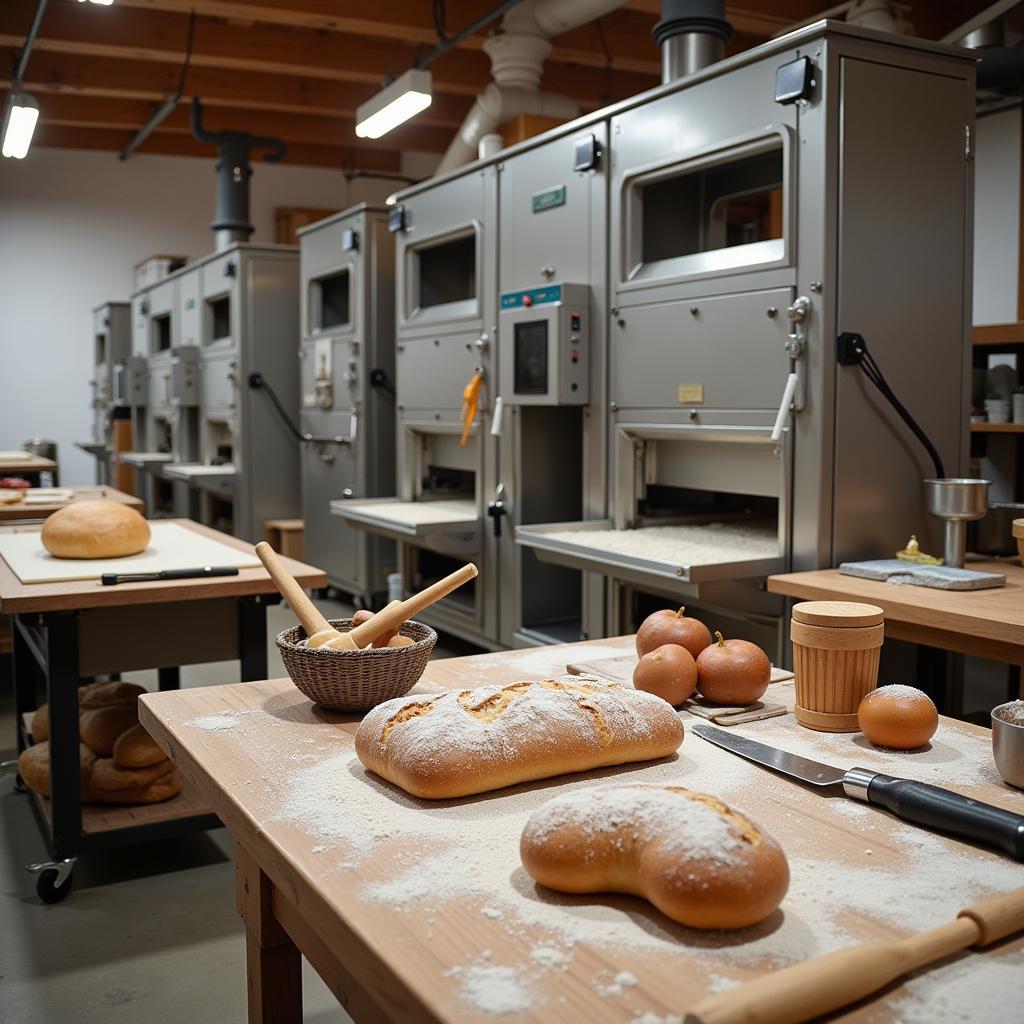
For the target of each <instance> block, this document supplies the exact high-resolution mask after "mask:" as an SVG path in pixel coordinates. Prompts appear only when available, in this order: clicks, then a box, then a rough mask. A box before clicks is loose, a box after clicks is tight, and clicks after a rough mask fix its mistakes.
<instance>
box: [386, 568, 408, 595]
mask: <svg viewBox="0 0 1024 1024" xmlns="http://www.w3.org/2000/svg"><path fill="white" fill-rule="evenodd" d="M404 597H405V588H404V587H403V586H402V574H401V573H400V572H389V573H388V601H389V602H390V601H401V600H402V599H403V598H404Z"/></svg>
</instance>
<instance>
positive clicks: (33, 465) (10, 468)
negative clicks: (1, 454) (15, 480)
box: [0, 455, 57, 476]
mask: <svg viewBox="0 0 1024 1024" xmlns="http://www.w3.org/2000/svg"><path fill="white" fill-rule="evenodd" d="M56 468H57V463H56V462H54V461H53V459H44V458H43V457H42V456H41V455H30V456H29V457H28V458H27V459H2V458H0V476H20V475H21V474H22V473H48V472H50V471H51V470H54V469H56Z"/></svg>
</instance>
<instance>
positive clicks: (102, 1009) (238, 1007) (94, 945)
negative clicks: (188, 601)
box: [0, 602, 472, 1024]
mask: <svg viewBox="0 0 1024 1024" xmlns="http://www.w3.org/2000/svg"><path fill="white" fill-rule="evenodd" d="M321 605H322V606H323V607H324V608H325V610H328V617H331V618H334V617H343V616H346V615H349V614H351V609H350V608H349V607H347V606H345V605H341V604H339V603H337V602H321ZM335 609H337V610H335ZM293 622H294V617H293V616H292V614H291V612H290V611H289V610H288V609H287V608H286V607H278V608H271V609H270V610H269V612H268V623H267V627H268V628H267V633H268V636H269V638H270V644H269V648H270V649H269V671H270V675H271V676H280V675H284V674H285V672H284V669H283V668H282V666H281V661H280V658H279V656H278V653H277V649H276V648H275V647H274V645H273V636H274V634H275V633H277V632H279V631H280V630H282V629H284V628H286V627H287V626H290V625H291V624H292V623H293ZM462 653H472V649H470V648H466V649H463V648H462V647H461V645H458V644H457V643H456V642H455V641H451V642H450V643H449V645H448V646H442V645H441V644H438V646H437V647H436V648H435V651H434V656H435V657H449V656H451V655H452V654H462ZM7 664H8V665H9V661H8V662H7ZM0 671H2V672H4V673H6V672H8V671H9V669H7V668H3V669H0ZM237 676H238V666H237V663H235V662H223V663H218V664H213V665H197V666H193V667H190V668H187V669H183V670H182V685H183V686H206V685H210V684H213V683H227V682H236V681H237ZM125 678H126V679H128V680H130V681H132V682H138V683H140V684H142V685H144V686H148V687H149V688H150V689H155V688H156V673H155V672H137V673H130V674H128V675H126V676H125ZM0 691H2V697H0V759H7V758H10V757H13V756H14V739H13V737H14V714H13V703H12V701H11V698H10V680H9V678H7V679H3V678H0ZM45 859H46V851H45V849H44V847H43V844H42V840H41V838H40V835H39V831H38V828H37V826H36V822H35V819H34V817H33V816H32V812H31V810H30V808H29V803H28V799H27V798H26V797H25V796H24V795H23V794H20V793H15V792H14V777H13V774H9V775H6V776H4V777H2V778H0V886H2V889H0V899H2V908H3V909H2V913H0V919H2V921H3V927H2V934H0V993H2V995H0V1021H2V1022H3V1024H54V1022H57V1021H60V1022H62V1024H63V1022H82V1024H92V1022H96V1024H101V1022H102V1024H117V1022H119V1021H124V1022H125V1024H138V1022H139V1021H140V1020H141V1021H153V1022H157V1021H174V1020H183V1021H188V1022H189V1024H207V1022H210V1024H213V1022H216V1024H224V1022H228V1021H231V1022H234V1021H239V1022H241V1021H244V1020H245V1015H246V1009H245V1007H246V995H245V992H246V989H245V939H244V932H243V929H242V924H241V920H240V919H239V917H238V915H237V913H236V912H235V907H234V869H233V866H232V843H231V840H230V838H229V837H228V835H227V834H226V833H225V832H224V830H223V829H218V830H216V831H214V832H209V833H200V834H196V835H192V836H188V837H185V838H182V839H178V840H173V841H165V842H160V843H147V844H142V845H139V846H133V847H125V848H122V849H118V850H113V851H111V852H109V853H106V854H98V855H94V856H92V857H85V858H83V859H82V860H80V861H79V862H78V865H77V866H76V868H75V882H74V889H73V890H72V893H71V895H70V896H69V897H68V899H67V900H65V901H64V902H63V903H58V904H55V905H53V906H45V905H43V904H41V903H40V902H39V899H38V898H37V896H36V893H35V885H34V880H33V878H32V876H30V875H28V874H26V873H25V865H26V864H28V863H31V862H32V861H37V860H45ZM303 998H304V1007H305V1014H304V1019H305V1020H306V1021H307V1022H315V1024H327V1022H348V1021H349V1020H350V1018H349V1017H348V1015H347V1014H346V1013H345V1012H344V1011H343V1010H342V1009H341V1008H340V1007H339V1006H338V1004H337V1001H336V1000H335V999H334V997H333V996H332V995H331V993H330V992H329V991H328V989H327V988H326V986H325V985H324V984H323V982H322V981H320V979H319V977H318V976H317V974H316V972H315V971H313V969H312V968H311V967H310V966H309V965H308V964H306V963H303Z"/></svg>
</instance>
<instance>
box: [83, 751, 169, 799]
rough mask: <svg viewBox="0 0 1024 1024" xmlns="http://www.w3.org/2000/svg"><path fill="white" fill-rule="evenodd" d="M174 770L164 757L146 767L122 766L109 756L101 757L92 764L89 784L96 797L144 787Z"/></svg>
mask: <svg viewBox="0 0 1024 1024" xmlns="http://www.w3.org/2000/svg"><path fill="white" fill-rule="evenodd" d="M172 771H174V762H173V761H170V760H168V759H167V758H166V757H165V758H164V759H163V760H162V761H158V762H157V763H156V764H152V765H149V766H148V767H146V768H122V767H121V766H120V765H118V764H115V763H114V759H113V758H111V757H101V758H100V759H99V760H98V761H97V762H96V764H95V765H94V766H93V769H92V775H91V776H90V778H89V784H90V786H91V787H92V791H93V793H94V794H96V795H97V796H96V798H97V799H100V797H99V794H100V793H117V792H124V791H126V790H133V789H145V788H146V787H147V786H149V785H150V784H151V783H153V782H156V780H157V779H159V778H161V777H162V776H164V775H169V774H170V773H171V772H172Z"/></svg>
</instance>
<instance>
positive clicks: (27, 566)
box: [0, 522, 260, 583]
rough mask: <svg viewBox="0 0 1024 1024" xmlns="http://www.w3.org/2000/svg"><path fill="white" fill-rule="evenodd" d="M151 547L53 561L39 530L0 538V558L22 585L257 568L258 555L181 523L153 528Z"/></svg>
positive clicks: (2, 535) (0, 535) (163, 524)
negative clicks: (118, 574)
mask: <svg viewBox="0 0 1024 1024" xmlns="http://www.w3.org/2000/svg"><path fill="white" fill-rule="evenodd" d="M149 528H150V531H151V533H152V536H151V538H150V541H149V547H147V548H146V550H145V551H141V552H139V554H137V555H128V556H127V557H125V558H54V556H53V555H51V554H50V553H49V551H47V550H46V548H44V547H43V542H42V541H41V540H40V535H39V533H38V532H36V531H32V532H26V533H5V534H0V555H2V556H3V559H4V561H5V562H7V564H8V565H9V566H10V567H11V569H12V570H13V572H14V574H15V575H16V576H17V577H18V579H20V580H21V582H22V583H58V582H64V581H67V580H98V579H99V578H100V575H101V574H102V573H105V572H161V571H162V570H164V569H196V568H199V567H200V566H204V565H214V566H232V565H234V566H237V567H238V568H239V569H248V568H250V567H259V565H260V560H259V558H257V557H256V553H255V552H245V551H239V550H238V548H233V547H230V546H229V545H227V544H222V543H221V542H220V541H219V540H212V539H211V538H209V537H204V536H203V535H202V534H200V533H195V532H194V531H193V530H189V529H186V527H184V526H179V525H178V524H177V523H154V522H151V523H150V524H149Z"/></svg>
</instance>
